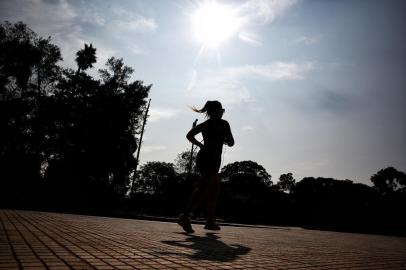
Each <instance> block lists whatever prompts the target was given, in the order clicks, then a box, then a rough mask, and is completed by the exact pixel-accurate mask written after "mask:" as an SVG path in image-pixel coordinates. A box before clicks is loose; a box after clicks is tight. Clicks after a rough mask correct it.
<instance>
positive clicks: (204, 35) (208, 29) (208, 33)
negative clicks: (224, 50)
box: [192, 1, 241, 48]
mask: <svg viewBox="0 0 406 270" xmlns="http://www.w3.org/2000/svg"><path fill="white" fill-rule="evenodd" d="M192 18H193V32H194V34H195V36H196V38H197V40H198V41H199V42H201V43H203V45H204V46H205V47H209V48H217V47H218V46H220V45H221V44H223V43H224V42H225V41H227V40H229V39H230V38H232V37H233V36H236V35H237V34H238V30H239V29H240V26H241V19H240V18H239V17H238V14H237V10H236V9H234V8H233V7H231V6H228V5H225V4H220V3H217V2H215V1H206V2H203V3H201V5H200V6H199V8H198V9H197V11H196V13H195V14H194V16H193V17H192Z"/></svg>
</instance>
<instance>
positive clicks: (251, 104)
mask: <svg viewBox="0 0 406 270" xmlns="http://www.w3.org/2000/svg"><path fill="white" fill-rule="evenodd" d="M404 14H406V3H405V2H404V1H395V0H393V1H380V0H370V1H349V0H347V1H338V0H337V1H310V0H308V1H306V0H302V1H299V0H285V1H282V0H281V1H278V0H247V1H221V0H217V1H214V0H213V1H199V0H189V1H187V0H173V1H135V0H125V1H108V0H98V1H79V0H77V1H69V0H59V1H58V0H55V1H52V0H26V1H23V0H2V1H1V2H0V19H1V20H2V21H4V20H9V21H11V22H16V21H18V20H22V21H24V22H25V23H27V24H28V25H29V26H30V27H31V28H32V29H33V30H34V31H36V32H37V33H39V34H40V35H42V36H52V39H53V42H54V43H56V44H57V45H59V46H60V48H61V50H62V54H63V57H64V65H66V66H73V65H74V58H75V56H74V54H75V52H76V51H77V50H79V49H80V48H82V47H83V43H84V42H86V43H90V42H91V43H92V44H93V45H94V47H96V48H97V55H98V61H99V62H98V65H97V68H101V67H102V66H103V64H104V62H105V61H106V59H107V58H108V57H110V56H116V57H122V58H124V61H125V63H126V64H127V65H129V66H131V67H133V68H134V69H135V73H134V76H133V79H140V80H143V81H144V82H145V83H146V84H151V83H152V84H153V88H152V90H151V95H150V97H151V98H152V103H151V116H150V119H149V122H148V124H147V127H146V133H145V140H144V144H143V147H142V151H141V162H142V163H143V162H146V161H152V160H158V161H167V162H173V161H174V159H175V158H176V156H177V154H178V153H180V152H181V151H184V150H186V149H187V148H188V147H190V144H188V142H187V140H186V138H185V135H186V133H187V131H188V130H189V129H190V127H191V125H192V122H193V121H194V119H196V118H198V119H199V122H202V121H204V116H203V115H199V114H197V113H194V112H192V111H191V110H190V109H189V107H188V106H197V107H202V106H203V105H204V103H205V101H206V100H208V99H210V100H219V101H221V102H222V103H223V106H224V107H225V109H226V113H225V115H224V118H225V119H226V120H228V121H229V122H230V124H231V128H232V131H233V133H234V136H235V140H236V145H235V147H233V148H228V149H226V152H225V155H224V161H223V165H225V164H227V163H230V162H233V161H241V160H253V161H256V162H258V163H259V164H261V165H263V166H264V167H265V168H266V169H267V170H268V172H269V173H270V174H271V175H272V176H273V178H272V179H273V181H274V182H276V181H277V179H278V178H279V175H280V174H282V173H287V172H292V173H293V174H294V177H295V178H296V179H297V180H300V179H302V178H303V177H305V176H315V177H317V176H322V177H334V178H337V179H352V180H354V181H356V182H363V183H367V184H369V183H370V181H369V178H370V176H371V175H373V174H374V173H376V172H377V171H378V170H379V169H381V168H385V167H387V166H394V167H395V168H397V169H399V170H402V171H406V139H405V138H406V121H405V115H406V113H405V112H406V106H405V105H406V74H405V73H406V31H405V29H406V28H405V27H404V26H405V25H406V16H404ZM91 73H92V74H96V69H94V71H91Z"/></svg>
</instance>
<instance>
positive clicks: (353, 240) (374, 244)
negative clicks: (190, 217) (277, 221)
mask: <svg viewBox="0 0 406 270" xmlns="http://www.w3.org/2000/svg"><path fill="white" fill-rule="evenodd" d="M0 221H1V223H0V269H52V270H53V269H55V270H56V269H406V238H404V237H391V236H378V235H363V234H351V233H337V232H325V231H316V230H305V229H301V228H285V227H234V226H224V227H223V228H222V230H221V232H218V233H212V232H209V231H205V230H204V229H203V228H202V226H201V225H194V228H195V230H196V233H195V234H193V235H186V234H184V233H182V232H181V230H180V228H179V227H178V225H177V224H174V223H167V222H157V221H143V220H131V219H119V218H106V217H92V216H81V215H68V214H57V213H44V212H31V211H17V210H2V209H0Z"/></svg>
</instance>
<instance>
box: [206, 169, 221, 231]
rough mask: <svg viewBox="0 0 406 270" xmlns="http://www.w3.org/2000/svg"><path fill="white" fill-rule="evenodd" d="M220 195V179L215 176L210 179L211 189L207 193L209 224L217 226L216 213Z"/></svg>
mask: <svg viewBox="0 0 406 270" xmlns="http://www.w3.org/2000/svg"><path fill="white" fill-rule="evenodd" d="M219 193H220V177H219V176H218V174H217V173H216V174H214V175H212V176H211V179H210V187H209V188H208V192H207V223H208V224H215V212H216V206H217V199H218V195H219Z"/></svg>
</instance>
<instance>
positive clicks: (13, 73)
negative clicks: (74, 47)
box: [0, 22, 151, 204]
mask: <svg viewBox="0 0 406 270" xmlns="http://www.w3.org/2000/svg"><path fill="white" fill-rule="evenodd" d="M95 52H96V49H95V48H93V46H92V45H90V46H87V44H86V45H85V48H84V49H82V50H80V51H79V52H78V54H77V63H78V72H74V71H73V70H72V69H65V68H61V67H60V66H59V65H58V61H60V60H62V58H61V54H60V50H59V48H58V47H57V46H56V45H54V44H52V43H51V39H50V38H47V39H43V38H41V37H38V36H37V35H36V34H35V33H34V32H33V31H32V30H30V29H29V28H28V27H27V26H26V25H25V24H24V23H22V22H19V23H17V24H11V23H9V22H5V23H4V24H1V25H0V60H1V61H0V130H1V132H0V140H1V144H0V169H1V171H2V177H1V181H2V182H1V183H0V184H1V185H2V187H6V188H0V190H2V191H4V190H5V191H7V192H8V193H6V195H7V194H13V193H12V192H10V191H11V190H14V192H16V194H17V193H21V194H22V193H24V192H26V193H28V194H33V195H32V196H37V197H44V196H41V195H40V194H36V191H35V190H37V191H38V190H41V192H45V193H47V194H48V195H50V194H52V195H55V196H54V197H55V199H59V200H60V201H66V202H67V204H68V202H72V201H78V202H80V201H81V200H82V202H83V201H92V200H93V199H96V197H97V200H98V201H99V202H100V199H102V198H104V201H106V202H107V201H108V197H109V196H111V195H112V194H114V196H118V197H123V196H124V195H125V194H126V193H127V191H128V185H129V177H130V175H131V174H132V173H133V169H134V165H135V160H134V157H133V153H134V152H135V150H136V148H137V141H136V139H135V136H136V135H137V133H138V132H139V128H140V121H141V112H142V110H143V108H144V106H145V104H146V98H147V96H148V93H149V89H150V88H151V86H150V85H149V86H145V85H144V83H143V82H142V81H130V75H131V73H132V72H133V70H132V68H130V67H128V66H126V65H124V62H123V60H122V59H115V58H110V59H109V60H108V62H107V68H106V69H104V70H102V71H100V73H101V76H102V78H103V81H99V80H96V79H93V78H92V77H91V76H89V75H87V74H85V73H84V72H80V71H83V70H85V69H87V68H90V67H92V65H93V63H95V60H96V56H95ZM79 73H80V74H79ZM41 187H43V188H41ZM35 188H37V189H35ZM2 194H3V192H2ZM26 195H27V194H25V195H24V196H23V197H24V199H22V197H21V196H20V197H19V196H13V195H10V196H8V195H7V196H8V198H14V200H15V201H21V202H23V201H29V200H28V199H27V198H28V197H27V196H26ZM58 195H59V196H58ZM0 197H2V196H0ZM44 198H45V197H44ZM97 200H96V201H97ZM96 201H95V203H97V202H96Z"/></svg>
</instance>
